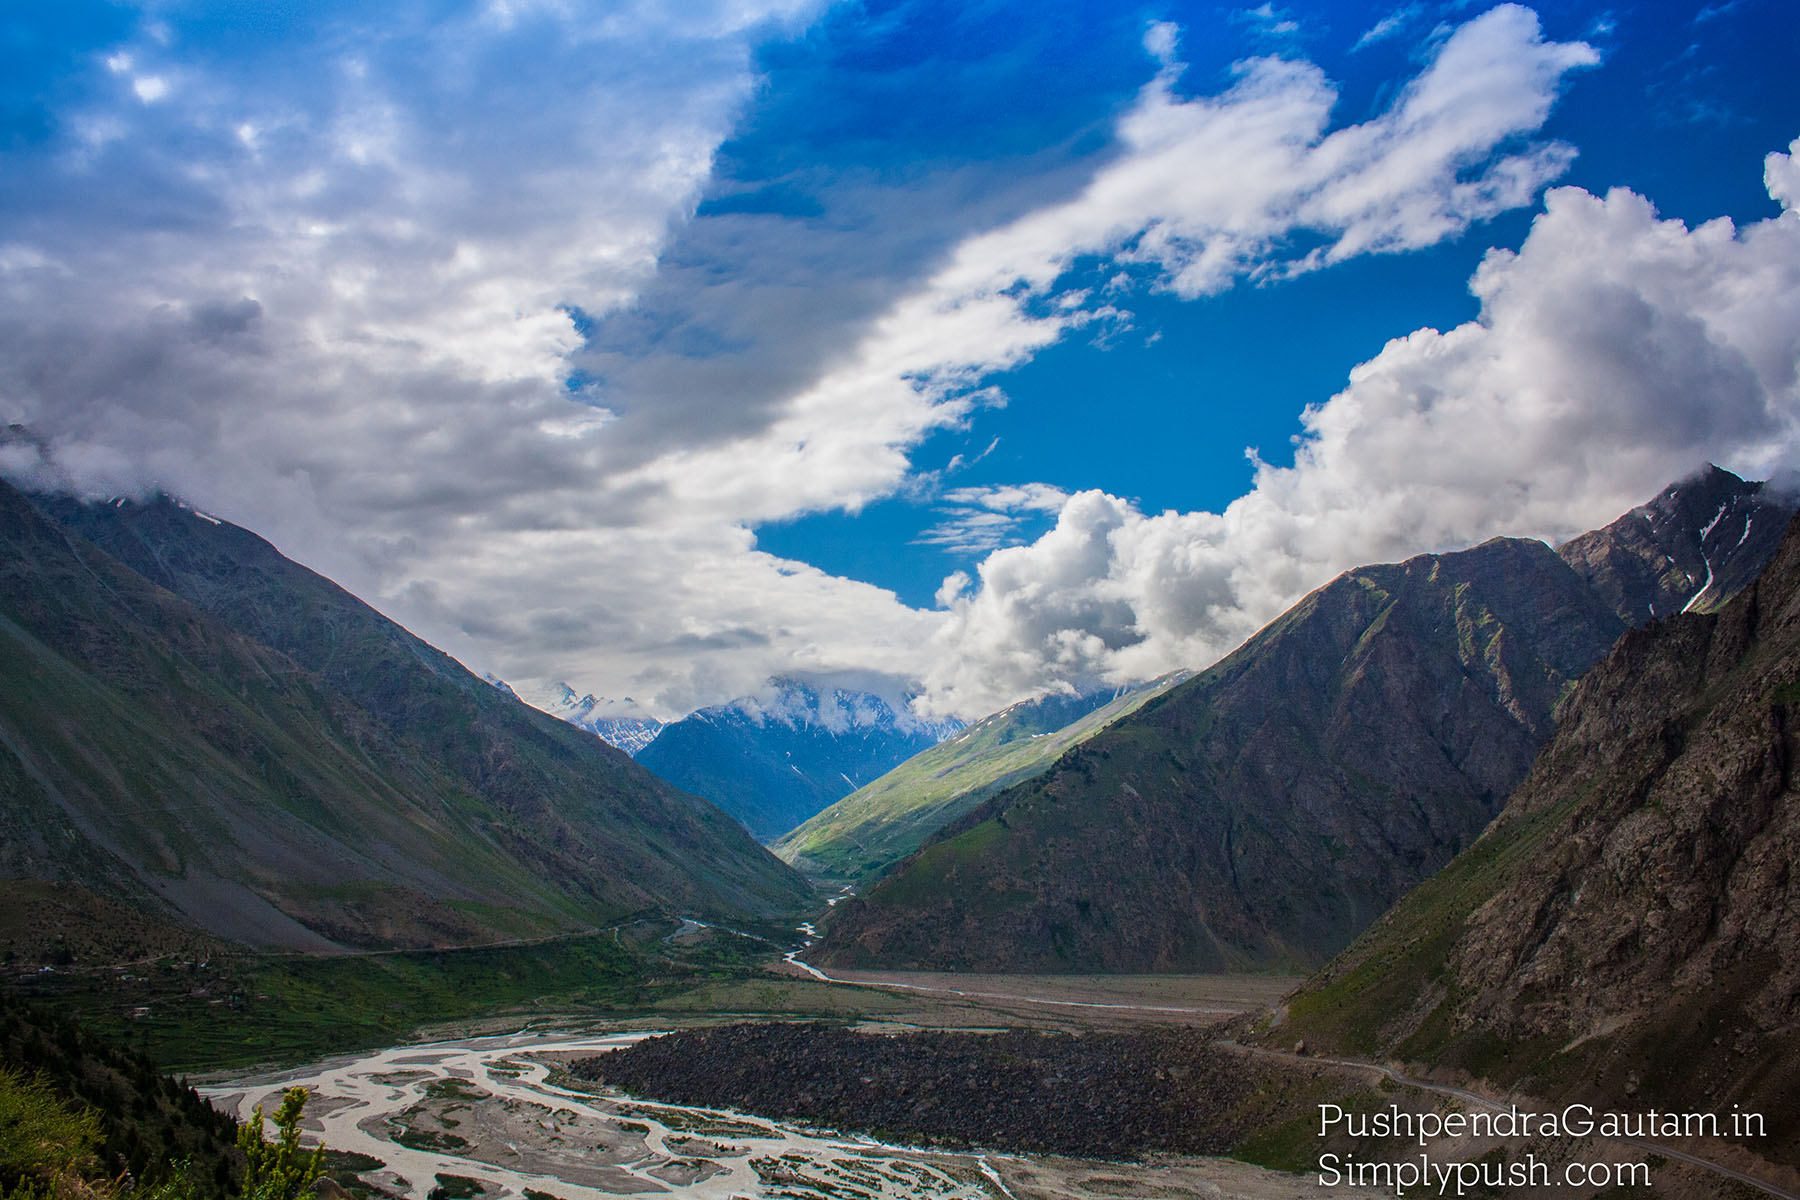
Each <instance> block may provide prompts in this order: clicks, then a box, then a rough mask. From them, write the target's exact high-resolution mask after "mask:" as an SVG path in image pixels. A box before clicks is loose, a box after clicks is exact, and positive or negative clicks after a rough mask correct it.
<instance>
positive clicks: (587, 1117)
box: [207, 1030, 1377, 1200]
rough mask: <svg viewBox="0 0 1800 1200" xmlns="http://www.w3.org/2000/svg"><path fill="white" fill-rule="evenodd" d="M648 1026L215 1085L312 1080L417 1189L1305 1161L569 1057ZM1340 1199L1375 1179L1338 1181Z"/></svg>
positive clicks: (966, 1194) (1006, 1195)
mask: <svg viewBox="0 0 1800 1200" xmlns="http://www.w3.org/2000/svg"><path fill="white" fill-rule="evenodd" d="M645 1036H648V1034H647V1033H646V1032H644V1031H635V1032H617V1031H613V1032H606V1031H594V1032H584V1033H555V1032H547V1031H545V1032H539V1031H531V1030H527V1031H522V1032H517V1033H513V1034H508V1035H501V1036H491V1037H483V1038H468V1039H457V1040H451V1041H444V1042H437V1043H426V1044H419V1045H411V1046H404V1047H396V1048H393V1049H388V1050H382V1051H378V1052H376V1053H373V1054H367V1055H358V1056H349V1057H343V1058H337V1059H333V1060H329V1061H327V1062H324V1063H319V1064H316V1065H313V1066H309V1067H305V1068H301V1069H298V1070H294V1071H286V1072H282V1073H280V1074H277V1075H266V1076H261V1077H257V1078H254V1079H247V1080H239V1081H232V1082H221V1083H217V1084H215V1085H213V1086H211V1087H209V1088H208V1089H207V1092H208V1094H209V1095H211V1096H212V1097H214V1100H215V1103H217V1104H219V1105H220V1106H221V1107H226V1108H229V1109H230V1110H231V1111H233V1112H235V1113H237V1114H238V1115H240V1116H245V1117H247V1116H248V1115H249V1114H250V1110H251V1109H252V1107H253V1106H255V1105H256V1104H259V1103H260V1104H262V1105H264V1107H265V1109H266V1110H268V1109H272V1108H273V1107H274V1106H275V1104H276V1103H277V1102H278V1101H279V1097H280V1093H281V1091H282V1090H283V1089H284V1088H286V1087H291V1086H295V1085H300V1086H304V1087H307V1088H308V1089H310V1090H311V1091H312V1094H313V1099H312V1101H311V1103H310V1104H309V1107H308V1121H307V1124H308V1128H309V1130H310V1132H311V1133H312V1135H313V1136H315V1137H322V1138H323V1140H324V1142H325V1143H326V1144H327V1145H328V1146H330V1147H331V1148H332V1149H333V1150H334V1151H337V1152H338V1155H337V1156H336V1158H335V1159H334V1162H335V1163H336V1165H337V1167H338V1174H339V1175H340V1176H341V1177H345V1178H346V1179H347V1177H348V1176H349V1175H351V1174H354V1175H355V1176H356V1177H357V1179H356V1180H354V1181H351V1182H353V1183H358V1184H360V1185H361V1186H369V1187H372V1188H374V1189H378V1190H380V1191H384V1192H388V1193H391V1194H393V1195H397V1196H406V1197H409V1198H410V1200H425V1197H426V1196H427V1195H428V1194H429V1193H431V1192H432V1191H433V1190H434V1189H440V1188H441V1189H443V1194H445V1195H451V1196H477V1195H479V1196H489V1197H502V1196H507V1197H522V1198H524V1200H550V1198H552V1197H554V1198H556V1200H609V1198H611V1197H616V1196H622V1195H656V1194H662V1195H671V1194H672V1195H681V1196H691V1197H696V1198H701V1200H704V1198H708V1197H716V1198H717V1200H730V1198H732V1197H740V1196H742V1197H748V1196H782V1197H788V1198H792V1200H842V1198H844V1197H865V1198H871V1200H872V1198H873V1197H895V1198H900V1197H908V1198H925V1197H942V1198H945V1200H1139V1198H1143V1200H1149V1198H1150V1197H1164V1196H1211V1197H1226V1198H1241V1200H1289V1198H1298V1197H1301V1196H1313V1195H1316V1194H1317V1184H1316V1183H1315V1182H1314V1180H1313V1179H1312V1178H1310V1177H1309V1176H1303V1175H1290V1174H1286V1173H1282V1172H1276V1171H1268V1170H1264V1169H1262V1168H1260V1167H1255V1166H1252V1165H1249V1164H1247V1163H1239V1162H1233V1161H1230V1160H1225V1159H1211V1158H1193V1157H1160V1158H1156V1159H1153V1160H1151V1161H1149V1162H1145V1163H1121V1162H1102V1161H1095V1160H1086V1159H1074V1158H1060V1157H1052V1156H1022V1155H1003V1154H992V1153H974V1152H970V1153H950V1152H942V1151H934V1150H926V1149H915V1148H909V1147H905V1146H898V1145H890V1144H886V1143H882V1142H878V1141H875V1140H873V1139H869V1138H864V1137H843V1136H838V1135H834V1134H831V1133H828V1132H821V1131H817V1130H807V1129H804V1128H800V1127H798V1126H794V1125H791V1124H787V1123H783V1122H778V1121H771V1120H767V1119H764V1118H760V1117H751V1116H745V1115H743V1114H740V1113H734V1112H730V1111H726V1110H720V1109H712V1108H699V1107H690V1106H683V1105H674V1104H658V1103H653V1102H646V1101H640V1100H634V1099H629V1098H626V1097H624V1096H622V1095H619V1094H618V1093H609V1092H606V1091H604V1090H602V1089H597V1088H594V1087H593V1086H592V1085H585V1084H582V1083H580V1082H579V1081H577V1080H574V1079H572V1078H571V1077H569V1076H567V1075H566V1074H564V1073H563V1072H562V1071H561V1070H560V1066H561V1064H563V1063H565V1062H567V1061H568V1060H570V1059H574V1058H578V1057H582V1056H587V1055H592V1054H595V1053H605V1052H607V1051H610V1050H613V1049H616V1048H618V1047H621V1046H625V1045H629V1044H631V1043H633V1042H636V1041H639V1040H641V1039H642V1038H644V1037H645ZM1334 1194H1335V1195H1339V1196H1345V1197H1359V1198H1360V1197H1366V1196H1373V1195H1375V1194H1377V1193H1375V1192H1366V1191H1362V1190H1356V1189H1334Z"/></svg>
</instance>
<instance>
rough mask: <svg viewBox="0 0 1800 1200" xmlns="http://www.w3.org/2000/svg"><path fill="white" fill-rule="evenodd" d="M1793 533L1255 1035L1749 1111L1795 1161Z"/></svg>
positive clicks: (1622, 664) (1643, 664)
mask: <svg viewBox="0 0 1800 1200" xmlns="http://www.w3.org/2000/svg"><path fill="white" fill-rule="evenodd" d="M1796 754H1800V532H1796V531H1795V530H1792V529H1790V531H1789V532H1788V535H1787V538H1786V540H1785V541H1784V542H1783V543H1782V546H1781V549H1780V551H1779V552H1778V553H1777V555H1776V557H1775V558H1774V560H1773V561H1772V562H1771V563H1770V564H1769V566H1768V568H1767V570H1765V571H1764V573H1763V574H1762V576H1761V577H1760V578H1759V579H1758V580H1757V581H1756V582H1755V583H1753V584H1752V585H1751V586H1750V587H1749V588H1747V589H1745V591H1744V592H1743V593H1742V594H1741V595H1740V596H1738V597H1737V599H1735V600H1734V601H1732V602H1731V603H1729V604H1728V605H1726V606H1725V607H1724V608H1723V609H1722V610H1720V611H1719V612H1718V613H1717V614H1716V615H1701V614H1688V615H1682V616H1675V617H1672V618H1671V619H1670V620H1668V621H1667V622H1664V623H1660V624H1658V625H1655V626H1652V627H1650V628H1647V629H1643V630H1639V631H1635V632H1633V633H1631V634H1628V635H1627V636H1626V637H1625V638H1624V639H1622V640H1621V642H1620V643H1619V645H1618V646H1617V647H1616V648H1615V649H1614V650H1613V651H1612V652H1611V653H1610V654H1609V655H1608V656H1607V657H1606V659H1605V660H1604V661H1602V662H1601V663H1600V664H1599V665H1598V666H1596V667H1595V668H1594V670H1593V671H1592V672H1590V673H1589V674H1588V675H1587V677H1586V678H1585V679H1583V680H1582V682H1581V684H1580V686H1579V688H1578V689H1577V690H1576V692H1575V694H1574V695H1573V696H1572V698H1571V699H1570V701H1569V704H1568V705H1567V707H1566V709H1565V712H1564V715H1563V718H1562V721H1561V722H1560V724H1559V726H1558V729H1557V733H1556V736H1555V737H1554V739H1553V740H1552V741H1551V742H1550V743H1549V744H1548V745H1547V746H1546V747H1545V749H1544V751H1543V753H1542V754H1541V755H1540V756H1539V757H1538V759H1537V761H1536V763H1535V764H1534V765H1533V767H1532V770H1531V772H1530V774H1529V776H1528V777H1527V778H1526V780H1525V781H1524V783H1523V784H1522V785H1521V786H1520V787H1519V789H1518V791H1517V792H1516V793H1515V794H1514V795H1513V797H1512V798H1511V800H1510V801H1509V803H1508V804H1507V806H1506V809H1505V811H1504V812H1503V813H1502V814H1501V816H1500V818H1499V819H1498V820H1497V821H1496V822H1495V823H1494V825H1493V827H1492V828H1491V829H1489V830H1488V831H1487V833H1486V834H1485V835H1484V836H1483V837H1482V839H1481V840H1480V841H1479V842H1477V843H1476V844H1475V846H1473V847H1472V848H1471V849H1470V850H1469V852H1468V853H1466V854H1464V855H1463V856H1461V857H1459V858H1458V859H1457V860H1456V861H1455V862H1453V863H1452V864H1451V865H1450V866H1449V867H1448V868H1446V869H1445V870H1444V871H1443V872H1442V873H1441V874H1440V875H1439V876H1437V877H1436V878H1434V879H1432V880H1431V881H1430V882H1428V883H1427V884H1425V885H1424V886H1422V887H1420V888H1419V889H1417V890H1416V891H1415V892H1414V893H1412V894H1411V895H1409V896H1407V897H1406V899H1405V900H1404V901H1402V902H1401V903H1400V904H1399V905H1397V906H1396V907H1395V909H1394V911H1393V912H1392V913H1390V914H1388V915H1387V916H1385V917H1384V918H1383V919H1382V920H1381V921H1380V922H1378V923H1377V924H1376V925H1375V926H1374V927H1373V928H1372V929H1371V930H1370V931H1369V932H1368V933H1367V934H1366V935H1365V936H1364V937H1363V938H1361V939H1360V940H1359V941H1358V942H1357V943H1356V944H1355V945H1353V946H1352V947H1351V948H1350V949H1349V950H1348V951H1347V952H1346V953H1345V954H1344V955H1342V956H1341V957H1340V958H1338V959H1337V960H1336V961H1334V962H1333V963H1332V964H1331V965H1330V966H1329V967H1328V968H1327V969H1326V970H1325V971H1324V972H1322V973H1321V975H1320V977H1319V978H1318V979H1316V980H1315V981H1313V982H1312V983H1311V984H1309V986H1308V988H1307V989H1306V990H1305V991H1304V992H1303V993H1301V994H1300V995H1299V996H1297V997H1296V998H1295V999H1294V1000H1293V1002H1292V1003H1291V1005H1290V1014H1291V1016H1290V1021H1289V1025H1288V1027H1286V1028H1284V1029H1282V1030H1281V1031H1280V1032H1279V1034H1277V1035H1272V1036H1278V1037H1279V1038H1280V1040H1282V1041H1284V1042H1285V1041H1289V1040H1291V1039H1292V1038H1293V1037H1295V1036H1306V1037H1308V1038H1311V1039H1314V1040H1316V1041H1319V1042H1321V1043H1324V1044H1327V1045H1332V1046H1337V1047H1341V1048H1346V1049H1354V1050H1358V1051H1362V1052H1366V1053H1378V1054H1383V1055H1393V1056H1398V1057H1402V1058H1405V1059H1409V1060H1415V1061H1430V1062H1432V1063H1434V1064H1438V1065H1446V1064H1447V1065H1452V1066H1461V1067H1463V1068H1465V1069H1467V1070H1469V1071H1471V1072H1472V1073H1475V1074H1480V1075H1486V1076H1489V1077H1492V1078H1495V1079H1497V1080H1500V1081H1503V1082H1506V1083H1508V1084H1512V1083H1521V1084H1524V1085H1526V1086H1529V1087H1531V1088H1532V1089H1534V1090H1536V1091H1538V1092H1541V1093H1549V1094H1571V1093H1572V1094H1577V1095H1582V1094H1591V1095H1594V1096H1597V1097H1602V1098H1608V1099H1611V1100H1614V1101H1623V1100H1625V1099H1627V1098H1633V1099H1634V1103H1635V1104H1636V1105H1637V1106H1639V1107H1650V1106H1656V1105H1662V1106H1675V1105H1679V1106H1680V1107H1681V1108H1682V1109H1684V1110H1691V1109H1694V1108H1696V1107H1699V1108H1703V1109H1706V1110H1711V1111H1728V1110H1729V1109H1730V1107H1731V1106H1732V1105H1734V1104H1736V1105H1739V1106H1741V1107H1743V1108H1745V1109H1748V1110H1753V1111H1758V1112H1761V1113H1763V1114H1764V1115H1765V1116H1766V1118H1767V1121H1768V1126H1769V1134H1770V1137H1769V1139H1768V1140H1767V1142H1762V1143H1759V1145H1758V1146H1757V1147H1756V1148H1757V1149H1759V1150H1762V1151H1764V1152H1769V1151H1771V1150H1772V1151H1773V1152H1774V1154H1775V1156H1776V1157H1777V1158H1778V1159H1780V1160H1782V1161H1786V1162H1789V1163H1790V1164H1795V1163H1800V1101H1797V1099H1796V1098H1797V1097H1800V870H1796V865H1797V864H1800V793H1797V792H1796V788H1795V781H1794V762H1795V759H1796Z"/></svg>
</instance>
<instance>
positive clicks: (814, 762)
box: [637, 679, 962, 842]
mask: <svg viewBox="0 0 1800 1200" xmlns="http://www.w3.org/2000/svg"><path fill="white" fill-rule="evenodd" d="M961 728H962V723H961V722H960V721H956V720H953V719H950V720H929V719H925V718H921V717H919V716H917V715H915V714H914V713H913V712H912V711H911V710H910V709H909V708H908V706H907V705H906V704H905V703H904V702H903V701H894V702H890V701H889V700H887V699H884V698H883V697H881V696H878V695H876V694H874V693H872V692H865V691H858V690H855V689H851V688H843V687H817V688H815V687H813V686H811V685H809V684H807V683H803V682H801V681H798V680H793V679H775V680H773V681H771V683H770V686H769V689H768V690H767V691H766V692H764V693H763V694H761V695H757V696H747V697H743V698H741V699H738V700H733V701H731V702H730V703H728V704H721V705H716V706H713V707H710V708H703V709H700V710H698V711H697V712H693V713H690V714H689V715H688V716H686V717H684V718H682V719H681V720H679V721H673V722H671V723H669V724H667V725H665V726H663V728H662V730H661V732H660V733H658V734H657V735H656V739H655V740H654V741H652V742H651V743H650V744H649V745H647V746H645V747H644V748H643V749H642V750H640V751H638V754H637V761H638V762H639V763H641V764H643V765H644V766H645V767H648V768H649V769H650V770H651V771H654V772H655V773H656V774H657V775H659V776H661V777H662V778H663V779H666V780H668V781H669V782H670V783H673V784H674V785H675V786H677V787H679V788H682V789H684V790H686V791H690V792H693V793H694V794H695V795H699V796H705V797H706V798H707V799H708V800H711V801H712V802H713V803H715V804H717V805H718V806H719V807H720V808H722V809H724V810H725V811H726V812H728V813H730V814H731V815H732V816H734V817H736V818H737V819H738V820H739V821H741V822H743V824H744V827H745V828H747V829H748V830H749V831H750V832H751V833H752V834H753V835H755V836H756V837H757V838H758V839H759V840H761V841H765V842H767V841H772V840H774V839H775V838H778V837H780V836H781V835H782V834H784V833H787V832H788V831H789V830H791V829H793V828H794V827H795V826H796V825H799V824H800V823H801V822H802V821H805V820H806V819H807V818H808V817H811V816H812V815H813V814H815V813H817V812H819V811H820V810H821V809H824V808H825V807H827V806H828V805H830V804H832V803H833V802H834V801H836V800H838V799H839V798H841V797H843V796H846V795H849V794H850V793H851V792H854V791H856V790H857V789H858V788H859V787H862V786H863V785H864V784H866V783H869V782H871V781H872V780H874V779H876V778H877V777H878V776H880V775H883V774H885V773H886V772H887V771H889V770H890V769H892V768H893V767H895V766H897V765H898V764H900V763H902V762H904V761H905V760H907V759H908V758H911V757H912V756H913V755H915V754H917V753H919V752H920V751H922V750H925V749H927V748H929V747H931V746H934V745H936V744H937V743H938V742H939V741H941V740H942V739H943V738H945V737H947V736H948V735H950V734H952V733H955V732H956V731H957V730H959V729H961Z"/></svg>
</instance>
